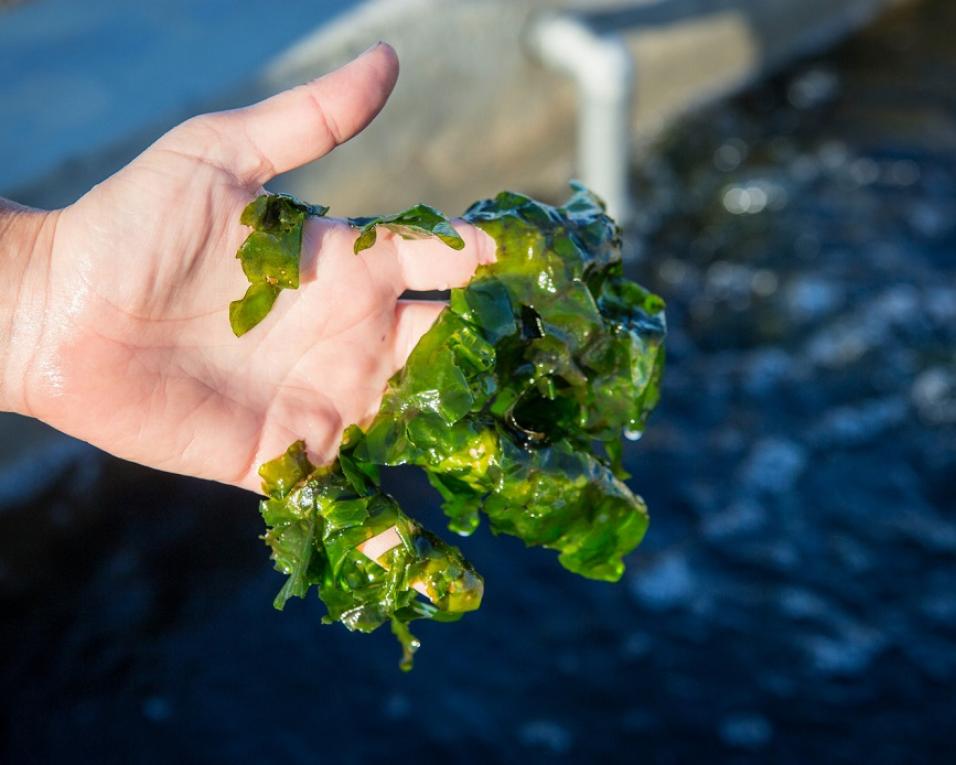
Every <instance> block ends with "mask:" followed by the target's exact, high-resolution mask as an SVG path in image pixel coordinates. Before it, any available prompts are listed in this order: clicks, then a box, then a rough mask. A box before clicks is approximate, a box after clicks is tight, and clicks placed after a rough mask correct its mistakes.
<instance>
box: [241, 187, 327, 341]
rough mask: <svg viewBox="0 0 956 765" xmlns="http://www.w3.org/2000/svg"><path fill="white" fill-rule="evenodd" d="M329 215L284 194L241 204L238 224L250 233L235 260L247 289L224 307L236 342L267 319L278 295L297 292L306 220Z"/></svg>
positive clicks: (321, 208) (321, 206)
mask: <svg viewBox="0 0 956 765" xmlns="http://www.w3.org/2000/svg"><path fill="white" fill-rule="evenodd" d="M328 211H329V208H328V207H325V206H324V205H308V204H306V203H305V202H300V201H299V200H298V199H296V198H295V197H292V196H289V195H288V194H263V195H262V196H259V197H256V199H255V200H253V201H252V202H250V203H249V204H248V205H246V207H245V209H244V210H243V211H242V215H241V216H240V218H239V222H240V223H242V224H243V225H244V226H251V227H252V229H253V231H252V233H251V234H249V236H248V237H246V240H245V241H244V242H243V243H242V246H241V247H240V248H239V251H238V252H237V253H236V257H237V258H239V260H240V261H241V263H242V270H243V272H244V273H245V275H246V278H247V279H248V280H249V288H248V289H247V290H246V294H245V295H243V296H242V298H240V299H239V300H234V301H233V302H232V303H230V304H229V323H230V324H231V326H232V331H233V332H234V333H235V335H236V337H239V336H240V335H244V334H245V333H246V332H248V331H249V330H250V329H252V328H253V327H254V326H256V324H258V323H259V322H260V321H262V320H263V319H264V318H265V317H266V315H267V314H268V313H269V311H271V310H272V306H273V304H274V303H275V301H276V298H277V297H278V296H279V292H280V291H281V290H284V289H293V290H294V289H297V288H298V286H299V256H300V253H301V251H302V229H303V226H304V225H305V219H306V218H307V217H308V216H310V215H316V216H317V215H325V214H326V213H327V212H328Z"/></svg>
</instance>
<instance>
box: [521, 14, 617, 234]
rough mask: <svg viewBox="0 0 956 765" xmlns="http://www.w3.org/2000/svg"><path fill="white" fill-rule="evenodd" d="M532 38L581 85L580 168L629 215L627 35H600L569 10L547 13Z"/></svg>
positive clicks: (611, 205) (612, 208)
mask: <svg viewBox="0 0 956 765" xmlns="http://www.w3.org/2000/svg"><path fill="white" fill-rule="evenodd" d="M529 42H530V44H531V47H532V49H533V50H534V51H535V53H536V54H537V55H538V56H539V57H540V58H541V60H542V61H543V62H544V63H545V64H546V65H548V66H550V67H553V68H554V69H556V70H558V71H561V72H564V73H565V74H567V75H569V76H570V77H572V78H573V80H574V82H575V84H576V86H577V89H578V135H577V144H578V145H577V165H578V166H577V173H578V174H579V176H580V178H581V181H582V182H583V183H584V184H585V185H586V186H588V187H589V188H590V189H592V190H593V191H594V192H595V193H597V194H598V196H600V197H602V198H603V199H604V201H605V202H606V203H607V208H608V214H610V215H611V217H613V218H615V219H616V220H617V221H618V222H619V223H623V222H624V221H626V220H627V218H628V217H629V214H630V207H631V201H630V195H629V193H628V173H629V169H630V141H631V98H632V91H633V85H634V64H633V61H632V58H631V54H630V51H629V50H628V49H627V45H626V44H625V42H624V40H623V38H621V37H620V36H619V35H616V34H599V33H598V32H596V31H595V30H594V29H593V28H592V27H591V26H590V25H588V23H587V22H586V21H585V20H584V19H582V18H579V17H576V16H571V15H553V16H545V17H544V18H541V19H540V20H538V21H537V22H536V23H535V24H534V25H533V26H532V27H531V31H530V36H529Z"/></svg>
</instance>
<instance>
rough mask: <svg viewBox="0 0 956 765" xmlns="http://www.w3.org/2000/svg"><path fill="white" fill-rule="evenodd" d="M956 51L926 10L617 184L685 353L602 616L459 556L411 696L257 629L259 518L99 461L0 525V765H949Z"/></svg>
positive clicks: (380, 645) (302, 638) (583, 602)
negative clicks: (469, 583) (642, 504)
mask: <svg viewBox="0 0 956 765" xmlns="http://www.w3.org/2000/svg"><path fill="white" fill-rule="evenodd" d="M954 28H956V7H954V6H953V4H952V3H948V2H946V0H938V1H937V2H929V3H924V4H922V5H920V6H918V7H917V8H916V9H914V10H909V11H904V12H901V13H899V14H898V15H896V16H895V17H892V18H890V19H887V20H886V21H885V22H883V23H882V24H880V25H878V26H876V27H874V28H871V29H870V30H868V31H867V32H866V33H865V34H862V35H860V36H859V37H858V38H857V39H855V40H854V41H852V42H850V43H849V44H846V45H844V46H842V47H841V48H840V49H839V50H837V51H834V52H833V53H831V54H829V55H826V56H823V57H820V58H818V59H814V60H812V61H807V62H804V63H802V64H800V65H799V66H797V67H795V68H794V69H793V70H791V71H789V72H787V73H785V74H784V75H782V76H780V77H779V78H777V79H776V80H774V81H773V82H771V83H768V84H767V85H766V86H764V87H760V88H758V89H756V90H754V91H752V92H750V93H748V94H746V95H745V96H743V97H742V98H739V99H736V100H734V101H732V102H731V103H729V104H724V105H722V106H720V107H718V108H716V109H713V110H710V111H708V112H707V113H705V114H702V115H699V116H698V117H695V118H691V119H689V120H687V121H685V123H684V124H683V125H682V126H681V127H680V128H679V129H677V130H675V131H674V132H673V133H672V134H671V135H670V136H669V137H668V138H667V139H666V140H665V141H664V142H663V144H662V145H661V146H660V147H659V149H658V150H657V151H656V152H655V153H654V154H653V155H652V156H651V157H650V158H649V159H648V160H647V162H645V163H644V164H643V165H642V168H641V169H640V170H639V171H637V173H636V179H635V180H636V181H637V186H638V189H639V194H638V207H639V208H640V209H641V210H642V216H641V217H640V218H639V220H638V222H637V224H636V226H635V228H634V230H632V231H631V232H629V247H630V250H631V255H632V256H633V260H632V263H631V266H630V267H631V268H632V269H633V271H634V274H635V276H637V277H639V278H640V279H641V280H643V281H645V282H646V283H648V284H649V285H650V286H652V287H654V288H655V289H657V290H658V291H659V292H660V293H661V294H663V295H664V296H665V297H666V298H667V300H668V305H669V319H670V326H671V329H672V334H671V340H670V354H669V368H668V371H667V375H666V381H665V392H664V398H663V401H662V404H661V407H660V409H659V411H658V412H656V413H655V414H654V416H652V418H651V422H650V424H649V427H648V429H647V431H646V433H645V435H644V437H643V438H642V439H641V441H639V442H637V443H629V444H627V460H626V461H627V464H628V469H629V470H630V471H631V472H632V473H633V475H634V478H633V481H632V484H633V485H634V486H635V487H636V488H637V489H638V490H639V491H641V492H642V493H643V494H644V496H645V498H646V499H647V501H648V504H649V506H650V508H651V512H652V524H651V529H650V532H649V535H648V538H647V541H646V542H645V544H644V545H643V546H642V547H641V548H640V549H639V550H638V551H637V553H636V554H635V555H634V556H632V558H631V560H630V568H629V573H628V574H627V575H626V578H625V580H624V581H623V582H622V583H621V584H620V585H618V586H608V585H605V584H600V583H592V582H586V581H582V580H580V579H577V578H575V577H573V576H572V575H570V574H568V573H567V572H564V571H563V570H561V569H560V568H559V567H558V566H557V564H556V562H555V561H554V560H553V556H552V555H551V554H550V553H547V552H543V551H534V550H531V551H529V550H524V549H523V547H522V545H521V543H520V542H516V541H515V540H513V539H507V538H499V539H492V538H490V536H489V535H488V534H486V533H485V532H484V531H479V533H478V534H476V536H475V537H474V538H472V539H466V540H462V542H461V546H462V548H463V549H464V550H465V552H466V553H467V554H468V556H469V557H470V558H471V559H472V560H473V561H474V563H475V564H476V566H478V568H479V570H481V571H482V572H483V573H484V574H485V575H486V577H487V593H486V599H485V605H484V606H483V608H482V610H481V611H480V612H479V613H478V614H475V615H472V616H470V617H466V618H465V619H464V620H463V621H461V622H460V623H458V624H454V625H434V624H430V625H424V626H423V627H422V628H421V629H420V631H419V632H420V637H421V638H422V642H423V648H422V650H421V652H420V653H419V654H418V657H417V659H416V668H415V671H414V672H413V673H411V674H410V675H403V674H401V673H399V672H398V670H397V667H396V664H397V659H398V650H397V647H396V646H395V645H394V643H393V640H392V638H391V636H390V635H388V634H387V633H386V632H382V633H381V634H376V635H373V636H370V637H364V636H357V635H349V634H347V633H346V632H345V631H344V630H342V629H339V628H331V627H324V626H322V625H320V623H319V622H320V618H321V608H320V605H319V604H318V603H317V602H308V603H299V602H297V603H293V604H290V607H289V608H288V609H287V611H286V612H285V613H283V614H281V615H279V614H275V613H274V612H272V610H271V606H270V603H271V598H272V595H273V594H274V591H275V589H276V588H277V587H278V586H279V584H280V577H279V576H278V575H277V574H275V573H273V572H272V571H271V570H269V566H268V562H267V561H266V559H265V551H264V548H263V547H262V546H261V543H260V542H259V541H258V540H257V539H256V536H257V534H258V533H259V532H260V527H259V522H258V520H257V518H256V516H255V514H254V507H253V505H254V502H253V500H252V499H251V498H250V497H248V496H247V495H244V494H243V493H241V492H238V491H232V490H228V489H225V488H223V487H217V486H213V485H209V484H204V483H201V482H197V481H190V480H186V479H177V478H172V477H168V476H163V475H159V474H156V473H153V472H150V471H147V470H145V469H140V468H136V467H132V466H129V465H126V464H123V463H119V462H117V461H114V460H110V459H106V458H103V457H98V456H95V455H87V456H86V457H84V460H86V461H85V462H83V463H82V464H81V466H82V469H83V471H84V474H85V475H87V476H89V475H91V474H92V473H91V464H90V460H93V461H95V467H96V471H97V472H96V474H95V475H94V476H93V478H91V479H88V481H87V482H86V483H85V484H82V485H80V486H79V487H78V488H77V489H75V490H72V491H71V490H69V489H59V488H53V489H49V490H48V491H46V492H45V493H44V492H40V493H36V494H35V495H34V498H33V499H32V500H31V501H30V502H29V503H26V504H23V505H22V506H20V507H16V506H8V508H7V509H5V510H3V511H2V512H0V540H3V541H2V542H0V596H2V598H3V604H4V610H3V613H4V616H3V617H2V620H0V640H2V643H3V645H4V646H5V654H4V659H3V662H2V663H0V698H2V699H3V702H2V703H3V714H2V715H0V758H2V759H3V761H5V762H45V761H50V760H54V759H57V760H63V761H73V762H111V761H123V762H129V761H135V762H147V763H149V762H168V761H169V760H171V759H174V758H176V759H179V760H181V761H186V762H197V763H217V762H223V761H231V762H237V763H242V762H258V761H265V762H274V761H279V760H281V761H284V762H287V763H299V762H301V763H306V762H314V761H316V760H317V759H323V758H324V759H327V760H331V761H349V762H366V761H369V762H372V761H380V760H382V759H384V758H385V757H389V758H396V759H399V758H412V757H414V758H417V759H419V760H421V759H425V758H427V759H429V760H432V759H439V758H447V759H449V760H451V761H455V762H466V763H467V762H476V763H488V762H505V763H507V762H575V763H577V762H605V761H606V762H612V761H613V762H620V761H622V760H624V761H628V760H631V759H638V758H640V759H641V760H644V761H648V762H683V761H692V762H699V761H732V762H743V763H746V762H767V761H773V762H795V763H803V762H806V761H809V760H815V761H820V762H860V761H866V762H868V763H876V764H880V763H896V762H924V761H927V762H928V761H944V756H945V754H946V753H947V751H948V744H949V741H948V732H949V730H950V729H951V728H952V725H953V723H954V722H956V701H954V698H953V694H952V688H953V684H954V681H956V481H954V476H956V415H954V412H956V351H954V348H956V345H954V340H956V337H954V334H956V321H954V320H956V215H954V212H956V210H954V204H956V91H954V90H953V88H952V83H953V82H954V81H956V43H954V41H953V39H952V34H951V32H950V30H952V29H954ZM57 469H61V468H57ZM396 481H397V483H398V484H399V486H398V490H399V491H400V493H401V494H402V500H403V504H406V505H407V506H409V507H412V506H415V507H421V508H422V510H421V513H422V516H423V519H424V520H425V521H426V522H427V523H430V524H432V525H434V526H438V525H439V523H440V521H439V520H438V516H437V511H436V509H435V506H434V500H433V495H432V494H431V493H430V491H429V489H428V488H427V486H423V485H422V484H421V483H420V482H418V481H413V480H407V479H406V477H404V476H399V477H398V478H397V479H396Z"/></svg>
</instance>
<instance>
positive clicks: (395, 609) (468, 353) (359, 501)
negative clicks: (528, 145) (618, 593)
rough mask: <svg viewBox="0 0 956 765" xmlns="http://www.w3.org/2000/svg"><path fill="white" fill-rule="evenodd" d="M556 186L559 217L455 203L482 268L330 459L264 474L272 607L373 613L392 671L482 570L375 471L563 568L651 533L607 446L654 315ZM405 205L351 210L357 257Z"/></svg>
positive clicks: (638, 386) (616, 560) (599, 209)
mask: <svg viewBox="0 0 956 765" xmlns="http://www.w3.org/2000/svg"><path fill="white" fill-rule="evenodd" d="M572 188H573V194H572V196H571V198H570V199H569V200H568V202H566V203H565V204H564V205H563V206H561V207H552V206H549V205H545V204H542V203H540V202H536V201H534V200H532V199H530V198H528V197H526V196H522V195H520V194H514V193H509V192H505V193H502V194H499V195H498V196H497V197H495V198H494V199H492V200H485V201H482V202H478V203H476V204H475V205H473V206H472V207H471V208H469V210H468V211H467V212H466V213H465V214H464V216H463V217H464V219H465V220H466V221H468V222H470V223H472V224H473V225H475V226H478V227H479V228H481V229H483V230H484V231H486V232H487V233H488V234H490V235H491V236H492V237H493V238H494V239H495V241H496V242H497V259H496V261H495V262H494V263H490V264H487V265H483V266H480V267H479V268H478V270H477V272H476V274H475V275H474V277H473V278H472V279H471V281H470V282H469V284H468V285H467V286H465V287H462V288H460V289H454V290H452V291H451V299H450V305H449V306H448V308H446V309H445V310H444V311H443V312H442V313H441V314H440V316H439V318H438V320H437V321H436V322H435V324H434V325H433V326H432V328H431V329H430V330H429V331H428V332H427V333H426V334H425V335H424V336H423V337H422V339H421V340H420V341H419V343H418V344H417V345H416V347H415V348H414V350H413V351H412V353H411V355H410V356H409V358H408V361H407V362H406V364H405V366H404V367H403V368H402V369H401V370H400V371H399V372H398V373H396V374H395V375H394V376H393V377H392V379H391V380H389V382H388V387H387V390H386V391H385V394H384V397H383V400H382V404H381V406H380V408H379V411H378V413H377V415H376V416H375V418H374V419H373V420H372V421H371V422H370V423H368V424H367V426H366V427H365V428H364V429H363V428H359V427H358V426H356V425H353V426H351V427H349V428H348V430H347V431H346V433H345V436H344V438H343V443H342V446H341V447H340V451H339V455H338V459H337V460H336V461H335V462H334V463H333V464H331V465H329V466H323V467H318V468H316V467H314V466H312V465H310V464H309V463H308V460H306V459H305V451H304V445H303V444H302V443H301V442H298V443H296V444H293V445H292V446H291V447H290V449H289V451H288V452H287V453H286V454H285V455H283V456H282V457H280V458H279V459H277V460H274V461H272V462H269V463H267V464H265V465H263V467H262V468H261V470H260V473H261V475H262V477H263V479H264V483H263V490H264V492H265V493H266V494H267V495H268V497H269V498H268V499H266V500H264V501H263V502H262V505H261V512H262V515H263V518H264V519H265V521H266V524H267V526H268V531H267V533H266V536H265V539H266V542H267V544H268V545H269V546H270V547H271V548H272V557H273V559H274V561H275V564H276V567H277V568H278V569H279V570H280V571H282V572H283V573H286V574H288V576H289V578H288V580H287V581H286V584H285V586H284V587H283V588H282V591H281V592H280V593H279V596H278V597H277V599H276V606H277V607H279V608H281V607H282V606H283V605H284V604H285V602H286V600H287V599H288V598H289V597H292V596H297V597H302V596H304V595H305V594H306V593H307V591H308V590H309V589H310V587H311V586H312V585H315V586H316V587H317V589H318V594H319V597H320V598H321V599H322V600H323V602H324V603H325V604H326V607H327V609H328V614H327V616H326V621H340V622H342V623H343V624H345V626H346V627H348V628H349V629H352V630H361V631H370V630H372V629H375V628H376V627H378V626H379V625H381V624H383V623H385V622H386V621H389V622H390V623H391V625H392V630H393V632H394V633H395V634H396V636H397V637H399V639H400V641H401V642H402V645H403V648H404V652H403V662H402V666H403V667H404V668H408V667H410V666H411V656H412V653H413V652H414V650H415V648H417V646H418V643H417V641H416V640H415V639H414V638H413V637H412V635H411V633H410V631H409V630H408V626H407V625H408V622H410V621H411V620H413V619H417V618H431V619H438V620H450V619H455V618H458V617H459V616H460V615H461V614H462V613H465V612H467V611H471V610H474V609H475V608H477V607H478V606H479V605H480V601H481V595H482V589H483V587H482V582H481V578H480V576H479V575H478V574H477V573H476V572H475V571H474V569H473V568H472V567H471V566H470V565H469V564H468V563H467V562H466V561H465V560H464V559H463V558H462V557H461V554H460V552H459V551H458V550H457V549H456V548H454V547H451V546H449V545H446V544H445V543H443V542H441V540H439V539H438V538H437V537H436V536H434V535H433V534H430V533H429V532H427V531H425V530H424V529H422V528H421V527H420V526H419V525H418V524H417V523H416V522H415V521H413V520H412V519H410V518H409V517H408V516H406V515H405V514H404V513H403V512H402V511H401V509H400V508H399V507H398V504H397V503H396V501H395V500H394V499H392V498H391V497H389V496H388V495H386V494H384V493H383V492H382V491H381V489H380V487H379V480H378V476H379V468H380V466H392V465H416V466H418V467H420V468H422V469H423V470H424V471H425V473H426V475H427V477H428V479H429V481H430V482H431V484H432V486H434V487H435V488H436V489H437V490H438V492H439V493H440V494H441V496H442V499H443V509H444V511H445V513H446V515H447V516H448V519H449V527H450V529H451V530H452V531H454V532H456V533H458V534H462V535H467V534H470V533H471V532H472V531H474V530H475V528H476V527H477V526H478V524H479V522H480V519H481V517H482V516H484V517H486V518H487V520H488V523H489V524H490V527H491V529H492V530H493V531H494V532H495V533H505V534H511V535H514V536H517V537H519V538H520V539H522V540H524V542H525V543H526V544H528V545H536V546H543V547H546V548H550V549H553V550H555V551H557V553H558V560H559V562H560V563H561V565H563V566H564V567H565V568H567V569H569V570H570V571H573V572H575V573H578V574H581V575H582V576H585V577H588V578H592V579H599V580H605V581H616V580H617V579H619V578H620V577H621V575H622V573H623V570H624V563H623V558H624V556H626V555H627V554H628V553H629V552H631V551H632V550H633V549H634V547H636V546H637V544H638V543H639V542H640V541H641V539H642V537H643V536H644V533H645V531H646V529H647V525H648V516H647V510H646V508H645V506H644V503H643V501H642V500H641V499H640V498H639V497H637V496H635V495H634V494H633V493H632V492H631V491H630V490H629V489H628V487H627V486H626V485H625V483H624V478H626V474H625V473H624V472H623V470H622V468H621V453H622V440H621V439H622V436H624V435H625V434H627V435H628V436H630V437H632V438H633V437H636V435H637V434H639V433H640V432H641V431H642V430H643V428H644V425H645V421H646V419H647V415H648V413H649V412H650V410H651V409H652V408H653V406H654V405H655V404H656V403H657V399H658V396H659V384H660V377H661V373H662V370H663V361H664V346H663V339H664V334H665V322H664V313H663V311H664V304H663V301H662V300H661V299H660V298H659V297H657V296H656V295H653V294H651V293H649V292H647V291H646V290H644V289H643V288H642V287H640V286H639V285H637V284H635V283H634V282H631V281H629V280H627V279H625V278H624V275H623V268H622V264H621V257H620V230H619V229H618V227H617V226H616V225H615V224H614V222H613V221H612V220H611V219H610V218H609V217H608V216H607V215H606V214H605V212H604V208H603V204H602V203H601V202H600V200H599V199H598V198H597V197H595V196H594V195H593V194H591V193H590V192H589V191H588V190H587V189H585V188H584V187H582V186H580V185H578V184H572ZM421 209H422V208H421V207H419V208H413V211H414V212H410V213H409V214H408V215H407V216H405V217H403V216H402V215H398V216H390V217H389V219H371V218H370V219H360V222H361V221H364V223H361V225H362V226H363V228H362V234H361V235H360V237H359V242H357V243H356V250H357V251H358V250H359V249H361V247H360V246H359V244H360V243H361V245H362V247H364V246H370V245H371V243H372V242H373V241H374V226H375V225H389V222H391V223H394V222H395V221H407V220H411V219H415V220H421V219H422V218H421ZM427 209H429V210H430V209H431V208H427ZM431 212H435V214H436V215H439V216H440V213H437V212H436V211H431ZM429 215H430V213H429ZM441 218H442V220H443V221H445V223H446V224H447V220H446V219H445V218H444V216H441ZM429 221H430V222H429V225H430V226H431V231H432V232H434V233H435V234H436V235H441V233H442V232H439V231H438V228H439V226H438V225H437V224H435V221H434V219H433V218H429ZM353 223H354V219H353ZM355 225H358V224H355ZM401 225H405V223H402V224H401ZM369 227H370V228H369ZM449 228H450V226H449ZM369 231H371V232H372V233H371V234H369V233H368V232H369ZM452 231H453V229H452ZM400 233H401V232H400ZM419 233H420V232H419ZM444 233H447V232H444ZM363 237H364V239H363ZM370 237H371V238H370ZM388 529H394V530H395V531H394V532H391V533H393V535H395V534H397V536H393V539H398V540H400V543H399V544H396V546H395V547H393V548H392V549H391V550H390V551H388V552H387V553H386V554H385V555H386V558H381V557H380V558H379V559H378V561H372V560H370V559H369V558H368V557H366V556H365V555H364V554H362V552H361V551H359V550H358V546H359V545H361V544H362V543H363V542H365V541H367V540H368V539H371V538H373V537H375V536H376V535H378V534H381V533H382V532H384V531H387V530H388ZM383 564H384V565H383Z"/></svg>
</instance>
